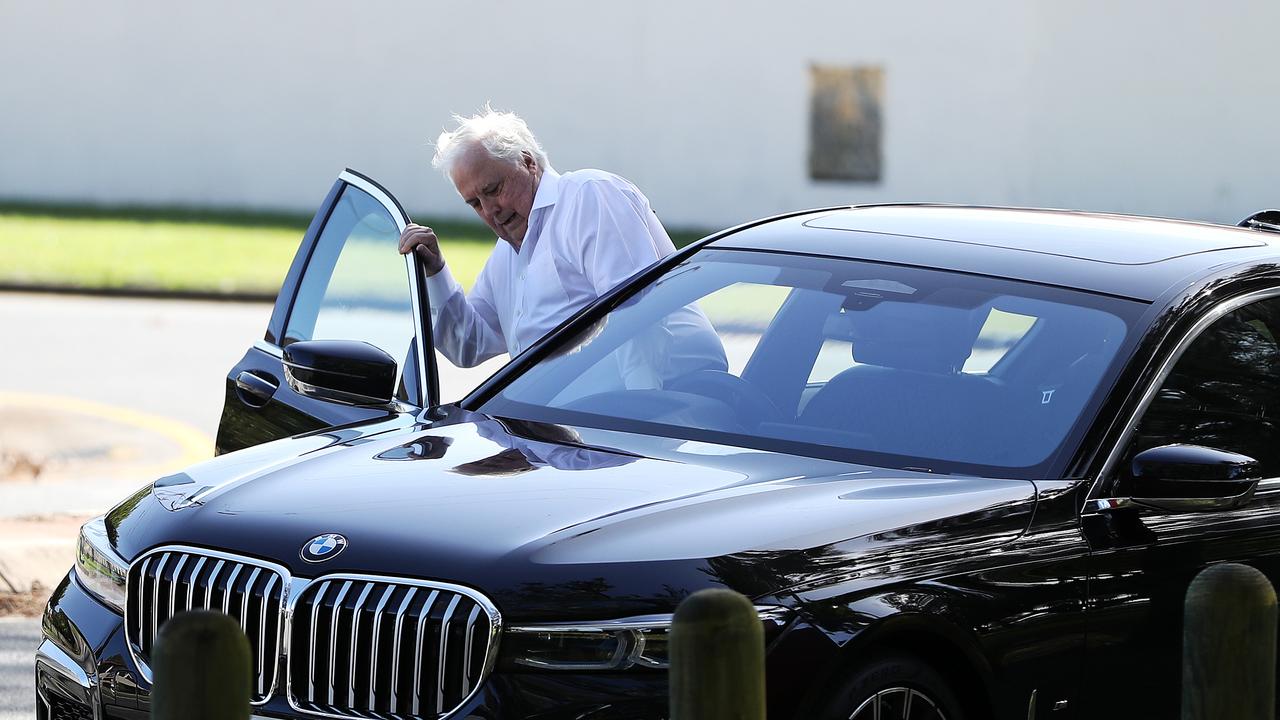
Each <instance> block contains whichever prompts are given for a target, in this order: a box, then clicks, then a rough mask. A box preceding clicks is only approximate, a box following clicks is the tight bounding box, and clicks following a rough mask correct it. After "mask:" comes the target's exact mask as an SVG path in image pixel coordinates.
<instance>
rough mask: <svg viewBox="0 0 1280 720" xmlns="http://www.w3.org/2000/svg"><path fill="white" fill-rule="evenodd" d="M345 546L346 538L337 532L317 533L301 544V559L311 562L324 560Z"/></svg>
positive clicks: (334, 555)
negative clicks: (304, 543) (317, 534)
mask: <svg viewBox="0 0 1280 720" xmlns="http://www.w3.org/2000/svg"><path fill="white" fill-rule="evenodd" d="M346 547H347V539H346V538H344V537H342V536H341V535H339V534H337V533H329V534H327V535H319V536H316V537H313V538H311V539H310V540H308V541H307V544H306V545H303V546H302V559H303V560H306V561H307V562H311V563H318V562H324V561H325V560H331V559H333V558H335V557H337V556H338V553H340V552H342V550H343V549H344V548H346Z"/></svg>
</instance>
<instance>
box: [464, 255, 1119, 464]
mask: <svg viewBox="0 0 1280 720" xmlns="http://www.w3.org/2000/svg"><path fill="white" fill-rule="evenodd" d="M1143 307H1144V306H1143V305H1141V304H1140V303H1136V302H1132V301H1125V300H1119V299H1115V298H1108V297H1102V296H1097V295H1093V294H1089V293H1080V292H1072V291H1067V290H1062V289H1058V288H1049V287H1043V286H1037V285H1032V284H1027V283H1019V282H1014V281H1005V280H997V279H993V278H987V277H980V276H973V275H966V274H962V273H950V272H943V271H936V270H925V269H920V268H909V267H899V266H892V265H884V264H879V263H866V262H856V261H848V260H836V259H830V258H814V257H797V256H789V255H783V254H774V253H760V252H750V251H740V250H705V251H702V252H700V253H698V254H696V255H694V256H693V257H692V258H690V259H689V260H687V261H685V262H683V263H681V264H680V265H678V266H676V267H675V268H673V269H672V270H670V271H669V272H667V273H666V274H665V275H664V276H663V277H662V278H660V279H659V280H657V281H655V282H654V283H652V284H651V285H649V286H648V287H647V288H645V289H644V290H643V291H641V292H639V293H637V294H635V295H634V296H632V297H631V298H629V299H628V300H627V301H626V302H625V303H623V304H622V305H621V306H619V307H618V308H617V309H615V310H614V311H612V312H610V313H608V314H607V315H605V316H604V317H602V318H601V319H600V320H599V321H597V322H595V323H594V324H592V325H591V326H590V327H588V328H586V329H585V330H582V331H580V332H579V333H578V334H577V336H576V337H574V338H572V339H570V340H568V341H566V342H563V343H562V344H561V347H560V348H559V349H558V350H557V351H556V352H554V353H552V354H551V355H550V356H548V357H545V358H543V359H542V360H541V361H540V362H538V363H537V364H535V365H534V366H532V367H531V368H529V369H528V370H527V371H526V372H524V373H523V374H522V375H521V376H519V377H518V378H516V379H515V380H514V381H512V382H511V383H510V384H509V385H507V386H506V387H505V388H504V389H502V390H501V391H500V392H499V393H498V394H496V395H495V396H493V397H492V398H490V399H489V400H488V401H487V402H486V403H485V404H484V405H483V406H482V407H481V408H480V409H481V410H482V411H483V412H486V413H489V414H491V415H496V416H505V417H515V418H522V419H527V420H536V421H542V422H551V423H559V424H567V425H577V426H583V427H594V428H602V429H607V430H620V431H625V432H640V433H645V434H649V435H657V436H669V437H673V438H685V439H694V440H705V441H709V442H717V443H722V444H729V445H738V446H742V447H751V448H759V449H765V450H778V451H784V452H791V453H798V454H803V455H809V456H814V457H824V458H832V459H841V460H848V461H852V462H859V463H864V464H870V465H880V466H884V467H896V468H912V469H924V470H928V471H931V472H959V473H971V474H1000V475H1004V476H1008V477H1036V476H1040V474H1041V473H1043V472H1045V471H1046V470H1047V469H1048V468H1049V466H1050V464H1051V463H1052V462H1053V461H1054V459H1055V456H1056V454H1057V453H1058V452H1059V451H1060V450H1061V449H1062V448H1064V447H1065V446H1066V444H1067V443H1068V441H1069V440H1070V439H1071V438H1073V437H1075V436H1076V435H1077V434H1078V432H1079V429H1078V428H1077V426H1078V425H1080V424H1081V422H1082V418H1083V417H1087V416H1085V412H1086V411H1090V412H1091V403H1093V402H1095V401H1097V399H1098V397H1097V396H1099V395H1100V394H1101V393H1100V392H1099V388H1100V387H1106V386H1109V384H1110V378H1111V375H1112V371H1111V367H1112V365H1113V364H1115V363H1113V360H1114V359H1115V358H1116V356H1117V353H1118V350H1119V348H1120V346H1121V345H1122V343H1124V341H1125V338H1126V335H1127V327H1128V326H1127V323H1126V319H1128V320H1131V319H1132V318H1134V317H1136V315H1137V313H1139V312H1140V311H1141V310H1142V308H1143Z"/></svg>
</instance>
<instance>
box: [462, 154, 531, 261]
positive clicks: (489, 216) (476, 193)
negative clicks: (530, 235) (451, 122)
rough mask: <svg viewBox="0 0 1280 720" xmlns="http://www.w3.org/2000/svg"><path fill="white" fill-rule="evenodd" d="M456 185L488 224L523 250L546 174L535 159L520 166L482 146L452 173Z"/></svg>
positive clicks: (465, 156)
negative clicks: (530, 215)
mask: <svg viewBox="0 0 1280 720" xmlns="http://www.w3.org/2000/svg"><path fill="white" fill-rule="evenodd" d="M450 177H451V178H452V179H453V186H454V187H455V188H457V189H458V194H459V195H461V196H462V199H463V201H465V202H466V203H467V204H468V205H470V206H471V208H472V209H473V210H475V211H476V214H477V215H479V216H480V219H481V220H484V222H485V224H486V225H488V226H489V228H490V229H491V230H493V232H494V233H495V234H496V235H497V236H498V237H500V238H502V239H503V240H506V241H507V242H509V243H511V246H512V247H514V248H515V249H517V250H519V249H520V244H521V243H522V242H524V234H525V232H526V231H528V229H529V213H530V212H531V211H532V210H533V196H534V193H536V192H537V190H538V181H539V180H540V179H541V178H542V171H541V170H540V169H539V168H538V165H537V163H536V162H534V160H533V158H532V157H529V156H527V155H525V156H523V157H522V158H521V162H520V163H518V164H517V163H511V162H508V161H506V160H499V159H497V158H495V157H492V156H491V155H489V153H488V151H486V150H485V149H484V148H483V147H481V146H480V145H475V146H473V147H471V148H470V149H468V150H467V152H466V153H465V154H463V156H462V157H461V158H459V159H458V161H457V163H456V164H454V166H453V171H452V172H451V173H450Z"/></svg>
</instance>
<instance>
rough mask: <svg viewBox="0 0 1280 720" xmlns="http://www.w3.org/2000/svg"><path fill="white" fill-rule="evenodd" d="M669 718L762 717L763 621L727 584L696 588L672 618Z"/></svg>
mask: <svg viewBox="0 0 1280 720" xmlns="http://www.w3.org/2000/svg"><path fill="white" fill-rule="evenodd" d="M669 677H670V683H671V720H764V627H763V626H762V625H761V623H760V617H759V616H758V615H757V614H756V609H755V606H753V605H752V604H751V601H750V600H748V599H747V598H746V597H745V596H743V595H740V594H738V593H736V592H734V591H732V590H700V591H698V592H696V593H694V594H692V595H690V596H689V597H687V598H685V599H684V601H683V602H681V603H680V606H679V607H677V608H676V614H675V618H674V620H673V621H672V624H671V670H670V673H669Z"/></svg>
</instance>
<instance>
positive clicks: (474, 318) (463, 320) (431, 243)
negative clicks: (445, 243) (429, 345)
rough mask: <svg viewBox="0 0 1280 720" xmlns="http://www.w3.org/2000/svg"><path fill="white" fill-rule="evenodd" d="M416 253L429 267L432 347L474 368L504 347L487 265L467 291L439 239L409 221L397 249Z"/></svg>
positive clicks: (502, 351) (453, 361) (454, 361)
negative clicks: (433, 345) (464, 290)
mask: <svg viewBox="0 0 1280 720" xmlns="http://www.w3.org/2000/svg"><path fill="white" fill-rule="evenodd" d="M410 252H412V253H415V254H416V255H417V256H418V259H419V261H420V262H421V263H422V265H423V268H424V269H425V270H426V272H427V297H428V302H429V304H430V306H431V328H432V335H433V336H434V340H435V347H436V349H437V350H439V351H440V352H441V353H443V354H444V356H445V357H446V358H448V359H449V362H451V363H453V364H454V365H457V366H458V367H475V366H476V365H479V364H480V363H482V362H484V361H485V360H488V359H489V358H491V357H494V356H495V355H501V354H502V353H504V352H506V351H507V344H506V341H505V340H504V338H503V336H502V329H501V328H502V325H501V324H500V323H499V322H498V313H497V310H495V309H494V307H493V302H492V299H491V298H492V293H491V292H490V291H489V282H488V277H487V274H486V271H487V270H488V269H489V265H488V263H486V264H485V267H484V269H483V270H481V271H480V276H479V277H478V278H476V284H475V287H473V288H472V290H471V294H470V295H467V294H465V293H463V291H462V286H461V285H459V284H458V281H457V280H455V279H454V278H453V274H452V273H450V272H449V266H448V265H446V264H445V262H444V255H443V254H442V253H441V252H440V241H439V239H438V238H437V237H436V234H435V232H434V231H432V230H431V228H429V227H423V226H421V225H415V224H410V225H409V226H408V227H406V228H405V230H404V232H403V233H401V235H400V253H401V254H407V253H410Z"/></svg>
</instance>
